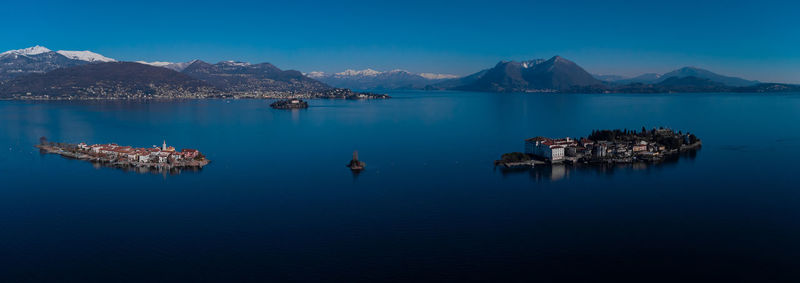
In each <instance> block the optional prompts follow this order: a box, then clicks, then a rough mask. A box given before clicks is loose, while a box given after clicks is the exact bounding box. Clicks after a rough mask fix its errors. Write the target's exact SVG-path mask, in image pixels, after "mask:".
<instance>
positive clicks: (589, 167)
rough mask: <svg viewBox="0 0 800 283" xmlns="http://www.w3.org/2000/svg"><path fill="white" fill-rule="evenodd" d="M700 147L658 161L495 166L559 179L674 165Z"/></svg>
mask: <svg viewBox="0 0 800 283" xmlns="http://www.w3.org/2000/svg"><path fill="white" fill-rule="evenodd" d="M700 150H701V149H697V150H690V151H686V152H682V153H680V154H677V155H674V156H670V157H668V158H665V159H664V160H662V161H659V162H634V163H616V164H584V163H576V164H552V165H549V164H548V165H537V166H536V167H533V168H503V167H496V170H500V173H501V174H503V176H510V175H517V174H529V175H530V177H531V179H532V180H536V181H551V182H552V181H559V180H563V179H568V178H569V177H570V175H572V174H574V173H595V174H599V175H613V174H614V173H615V172H623V171H648V170H661V169H664V168H668V167H672V166H676V165H677V164H678V163H679V162H680V161H681V160H683V161H692V160H694V159H695V158H697V152H698V151H700Z"/></svg>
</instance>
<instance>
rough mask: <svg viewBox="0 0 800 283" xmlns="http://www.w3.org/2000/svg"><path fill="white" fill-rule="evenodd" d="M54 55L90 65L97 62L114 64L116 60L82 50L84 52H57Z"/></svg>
mask: <svg viewBox="0 0 800 283" xmlns="http://www.w3.org/2000/svg"><path fill="white" fill-rule="evenodd" d="M56 53H58V54H61V55H64V57H67V58H70V59H73V60H81V61H86V62H90V63H98V62H116V61H117V60H114V59H111V58H108V57H106V56H103V55H100V54H97V53H94V52H92V51H88V50H84V51H69V50H59V51H56Z"/></svg>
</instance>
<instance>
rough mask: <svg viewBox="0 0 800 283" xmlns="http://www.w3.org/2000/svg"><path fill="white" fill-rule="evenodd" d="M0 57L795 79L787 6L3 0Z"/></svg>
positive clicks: (792, 24)
mask: <svg viewBox="0 0 800 283" xmlns="http://www.w3.org/2000/svg"><path fill="white" fill-rule="evenodd" d="M0 15H2V16H0V26H2V27H3V28H2V29H0V39H2V40H0V49H2V50H8V49H19V48H24V47H28V46H32V45H36V44H39V45H43V46H46V47H48V48H50V49H53V50H59V49H65V50H92V51H95V52H98V53H101V54H103V55H106V56H108V57H112V58H115V59H117V60H128V61H135V60H147V61H156V60H158V61H188V60H192V59H202V60H205V61H210V62H217V61H220V60H241V61H250V62H271V63H273V64H275V65H276V66H278V67H280V68H283V69H297V70H300V71H304V72H308V71H326V72H331V71H341V70H343V69H346V68H354V69H362V68H367V67H371V68H374V69H378V70H388V69H395V68H401V69H407V70H410V71H414V72H437V73H452V74H458V75H464V74H468V73H472V72H475V71H478V70H480V69H483V68H486V67H490V66H492V65H494V64H495V63H497V61H500V60H525V59H533V58H549V57H551V56H553V55H561V56H564V57H566V58H568V59H571V60H573V61H575V62H576V63H578V64H579V65H581V66H583V67H584V68H586V69H587V70H588V71H589V72H592V73H601V74H621V75H636V74H639V73H644V72H666V71H669V70H672V69H675V68H678V67H682V66H686V65H692V66H698V67H703V68H707V69H710V70H712V71H715V72H718V73H722V74H726V75H735V76H742V77H745V78H751V79H758V80H762V81H781V82H795V83H800V4H798V3H797V2H796V1H770V0H762V1H701V0H693V1H683V0H681V1H641V2H638V3H634V2H633V1H559V2H556V1H503V0H493V1H468V0H467V1H438V2H434V1H394V2H390V1H379V0H373V1H341V0H340V1H331V2H321V1H274V2H270V1H259V2H256V1H253V2H246V1H236V0H227V1H165V0H161V1H148V0H145V1H131V3H124V4H121V3H119V2H117V1H63V2H61V1H36V2H25V1H12V2H7V3H3V4H2V12H1V13H0Z"/></svg>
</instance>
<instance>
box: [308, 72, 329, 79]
mask: <svg viewBox="0 0 800 283" xmlns="http://www.w3.org/2000/svg"><path fill="white" fill-rule="evenodd" d="M303 75H305V76H306V77H309V78H322V77H325V76H327V74H325V72H319V71H314V72H309V73H305V74H303Z"/></svg>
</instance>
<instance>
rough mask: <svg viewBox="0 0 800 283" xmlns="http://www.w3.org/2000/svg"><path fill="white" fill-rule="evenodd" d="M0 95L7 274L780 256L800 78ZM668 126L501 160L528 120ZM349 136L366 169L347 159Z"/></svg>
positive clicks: (487, 271)
mask: <svg viewBox="0 0 800 283" xmlns="http://www.w3.org/2000/svg"><path fill="white" fill-rule="evenodd" d="M392 95H393V96H394V97H395V98H393V99H390V100H376V101H344V100H314V101H311V102H310V104H311V107H310V108H309V109H307V110H300V111H281V110H273V109H270V108H269V106H268V105H269V103H270V101H262V100H231V101H227V100H203V101H182V102H152V101H151V102H12V101H2V102H0V152H2V154H0V178H2V181H0V277H2V278H3V279H5V280H2V281H139V282H141V281H143V280H144V281H152V280H154V279H157V280H159V281H164V280H166V281H175V280H182V281H202V280H210V281H312V280H314V281H316V280H324V281H349V282H352V281H378V280H390V281H420V280H423V279H428V280H459V281H553V280H557V281H564V280H584V281H597V280H600V279H608V278H615V279H620V278H633V279H639V280H643V281H659V280H678V279H680V280H685V281H694V280H703V281H706V280H712V279H720V278H723V277H725V278H736V279H739V280H751V281H758V282H765V281H775V280H779V279H788V278H793V277H795V276H797V275H798V271H797V268H796V267H797V262H798V259H800V240H798V239H800V220H799V219H800V218H799V217H800V191H798V188H799V187H800V186H798V181H797V180H798V179H797V176H798V169H799V168H800V167H799V166H798V165H797V162H798V160H800V123H798V122H800V94H789V95H759V94H669V95H563V94H562V95H550V94H544V95H542V94H535V95H524V94H502V95H499V94H484V93H459V92H405V93H402V92H400V93H393V94H392ZM642 126H647V127H648V128H650V127H657V126H669V127H672V128H674V129H681V130H684V131H690V132H692V133H695V134H696V135H697V136H698V137H700V138H701V139H703V142H704V146H703V148H702V149H701V150H700V151H699V152H697V154H696V155H694V156H690V157H683V158H680V159H679V160H677V161H675V162H669V163H664V164H661V165H655V166H637V167H619V168H605V169H603V170H595V169H571V168H564V167H556V168H545V169H538V170H533V171H522V172H502V171H500V170H495V169H494V168H493V166H492V161H493V160H494V159H497V158H498V157H499V156H500V154H502V153H504V152H509V151H521V150H523V139H525V138H528V137H532V136H537V135H543V136H553V137H558V136H582V135H587V134H588V133H590V132H591V130H592V129H600V128H629V129H640V128H641V127H642ZM41 136H46V137H47V138H49V139H50V140H51V141H63V142H80V141H85V142H89V143H106V142H116V143H119V144H126V145H134V146H143V147H147V146H151V145H154V144H160V143H161V141H162V140H163V139H166V140H167V143H168V144H169V145H174V146H176V147H178V148H183V147H189V148H197V149H199V150H201V151H202V152H204V153H205V154H206V156H207V157H208V158H209V159H211V160H212V163H211V164H210V165H208V166H207V167H205V168H204V169H202V170H201V171H199V172H190V171H183V172H181V173H180V174H167V173H145V174H141V173H136V172H126V171H123V170H119V169H114V168H105V167H96V166H94V165H92V164H91V163H88V162H84V161H78V160H69V159H65V158H62V157H59V156H56V155H42V154H40V153H39V152H38V151H37V150H36V149H35V148H33V147H32V146H33V145H34V144H36V143H37V142H38V139H39V137H41ZM353 150H358V151H359V153H360V157H361V159H362V160H364V161H366V163H367V170H366V171H364V172H363V173H361V174H360V175H358V176H354V175H353V174H352V173H351V172H350V171H349V170H348V169H347V168H346V167H345V166H344V165H345V164H346V163H347V162H348V161H349V160H350V155H351V153H352V151H353Z"/></svg>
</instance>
